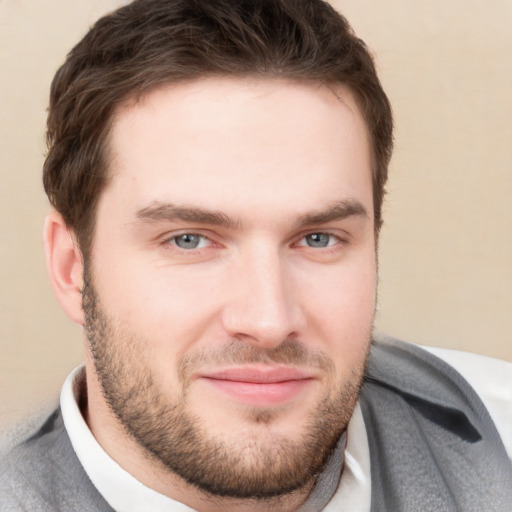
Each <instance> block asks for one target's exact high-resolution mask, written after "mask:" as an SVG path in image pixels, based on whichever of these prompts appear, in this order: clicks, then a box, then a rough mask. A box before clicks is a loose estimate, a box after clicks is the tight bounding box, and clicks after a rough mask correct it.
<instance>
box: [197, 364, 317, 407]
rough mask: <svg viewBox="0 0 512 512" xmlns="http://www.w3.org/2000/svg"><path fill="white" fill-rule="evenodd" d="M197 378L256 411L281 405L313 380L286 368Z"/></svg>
mask: <svg viewBox="0 0 512 512" xmlns="http://www.w3.org/2000/svg"><path fill="white" fill-rule="evenodd" d="M199 378H200V380H202V381H203V382H205V383H206V384H207V385H209V386H211V387H212V388H213V389H214V390H216V391H218V392H220V393H222V394H224V395H226V396H228V397H229V398H231V399H234V400H236V401H237V402H241V403H243V404H247V405H252V406H259V407H272V406H278V405H283V404H285V403H287V402H289V401H291V400H292V399H293V398H295V397H296V396H298V395H299V394H301V393H302V392H304V390H305V389H306V388H307V387H309V386H310V385H311V384H312V383H313V381H314V380H315V379H314V377H313V376H312V375H311V374H308V373H305V372H303V371H301V370H298V369H296V368H289V367H277V368H268V367H240V368H228V369H224V370H221V371H216V372H212V373H206V374H203V375H201V376H200V377H199Z"/></svg>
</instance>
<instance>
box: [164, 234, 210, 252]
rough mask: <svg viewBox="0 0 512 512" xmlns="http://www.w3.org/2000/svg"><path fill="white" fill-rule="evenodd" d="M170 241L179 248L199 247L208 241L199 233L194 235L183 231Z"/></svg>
mask: <svg viewBox="0 0 512 512" xmlns="http://www.w3.org/2000/svg"><path fill="white" fill-rule="evenodd" d="M171 240H172V242H173V243H174V245H176V246H177V247H179V248H180V249H185V250H186V249H189V250H190V249H200V248H201V247H205V246H206V245H207V243H208V239H207V238H206V237H204V236H201V235H195V234H193V233H184V234H183V235H178V236H175V237H173V238H172V239H171Z"/></svg>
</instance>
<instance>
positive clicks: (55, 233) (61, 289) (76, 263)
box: [43, 212, 84, 325]
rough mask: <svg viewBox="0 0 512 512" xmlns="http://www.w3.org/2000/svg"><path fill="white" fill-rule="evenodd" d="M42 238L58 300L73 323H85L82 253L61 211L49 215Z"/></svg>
mask: <svg viewBox="0 0 512 512" xmlns="http://www.w3.org/2000/svg"><path fill="white" fill-rule="evenodd" d="M43 238H44V248H45V253H46V266H47V269H48V274H49V276H50V282H51V284H52V287H53V291H54V292H55V295H56V297H57V300H58V302H59V304H60V305H61V307H62V309H63V310H64V311H65V313H66V314H67V315H68V317H69V318H71V320H73V322H75V323H77V324H80V325H84V314H83V310H82V293H81V291H82V286H83V260H82V254H81V252H80V249H79V247H78V245H77V243H76V240H75V239H74V236H73V234H72V232H71V231H70V230H69V229H68V227H67V226H66V224H65V222H64V220H63V218H62V216H61V215H60V214H59V213H57V212H52V213H50V214H49V215H48V216H47V217H46V220H45V223H44V231H43Z"/></svg>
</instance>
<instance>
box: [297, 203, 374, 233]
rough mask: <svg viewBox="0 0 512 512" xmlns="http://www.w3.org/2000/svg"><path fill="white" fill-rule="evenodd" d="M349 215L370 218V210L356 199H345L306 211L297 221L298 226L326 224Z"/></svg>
mask: <svg viewBox="0 0 512 512" xmlns="http://www.w3.org/2000/svg"><path fill="white" fill-rule="evenodd" d="M348 217H362V218H366V219H368V218H369V215H368V211H367V210H366V208H365V207H364V206H363V205H362V203H361V202H359V201H357V200H355V199H345V200H343V201H338V202H336V203H333V204H331V205H330V206H328V207H327V208H325V209H324V210H321V211H318V212H312V213H306V214H305V215H302V216H301V217H299V219H298V220H297V222H296V225H297V226H298V227H304V226H309V225H315V224H325V223H326V222H333V221H336V220H343V219H346V218H348Z"/></svg>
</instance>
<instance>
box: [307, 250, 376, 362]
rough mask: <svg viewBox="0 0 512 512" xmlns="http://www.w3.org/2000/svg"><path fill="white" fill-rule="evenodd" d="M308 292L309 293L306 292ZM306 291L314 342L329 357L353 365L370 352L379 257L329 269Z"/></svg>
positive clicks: (311, 281) (310, 328)
mask: <svg viewBox="0 0 512 512" xmlns="http://www.w3.org/2000/svg"><path fill="white" fill-rule="evenodd" d="M306 289H307V293H305V292H306ZM306 289H305V290H303V293H302V297H304V299H303V309H304V311H305V312H306V314H307V317H308V326H309V330H310V333H311V336H312V337H313V339H316V340H318V343H321V344H323V346H322V347H319V348H321V349H323V350H326V351H327V352H328V353H329V355H330V356H331V357H332V358H333V359H335V360H336V361H338V362H340V364H342V365H345V366H347V367H348V366H349V364H348V362H349V361H355V360H358V359H360V358H361V354H363V353H365V352H366V349H367V346H368V343H369V340H370V336H371V332H372V326H373V318H374V313H375V296H376V264H375V256H374V255H373V254H372V255H370V256H369V257H365V258H360V259H359V260H358V261H356V262H355V263H354V264H352V265H347V266H346V267H343V266H339V267H332V268H330V269H325V271H324V272H323V275H322V276H319V275H317V276H316V279H314V280H310V282H309V283H308V286H307V287H306Z"/></svg>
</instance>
